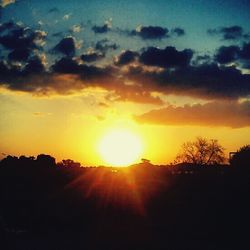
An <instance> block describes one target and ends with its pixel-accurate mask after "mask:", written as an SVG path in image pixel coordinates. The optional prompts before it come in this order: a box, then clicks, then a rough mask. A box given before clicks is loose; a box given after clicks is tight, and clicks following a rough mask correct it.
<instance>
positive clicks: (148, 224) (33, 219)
mask: <svg viewBox="0 0 250 250" xmlns="http://www.w3.org/2000/svg"><path fill="white" fill-rule="evenodd" d="M242 155H243V156H242ZM242 161H243V162H242ZM249 162H250V161H249V146H246V147H243V148H241V149H240V150H239V151H237V152H236V153H235V154H234V155H233V157H232V159H231V161H230V163H231V165H216V164H213V165H198V164H193V163H179V164H176V165H166V166H156V165H153V164H151V163H150V161H149V160H147V159H142V162H141V163H138V164H135V165H132V166H130V167H129V168H115V167H83V166H81V165H80V163H77V162H74V161H73V160H70V159H68V160H64V161H62V162H59V163H56V160H55V158H53V157H52V156H49V155H44V154H41V155H38V156H37V157H36V158H35V157H25V156H21V157H19V158H18V157H14V156H7V157H6V158H4V159H3V160H2V161H1V162H0V204H1V206H0V232H1V238H2V239H1V243H0V244H1V245H2V246H3V247H2V248H1V249H11V250H12V249H38V250H40V249H53V250H54V249H220V250H221V249H247V246H249V242H248V233H249V223H250V216H249V211H250V202H249V191H250V181H249V180H250V170H249V167H250V164H249Z"/></svg>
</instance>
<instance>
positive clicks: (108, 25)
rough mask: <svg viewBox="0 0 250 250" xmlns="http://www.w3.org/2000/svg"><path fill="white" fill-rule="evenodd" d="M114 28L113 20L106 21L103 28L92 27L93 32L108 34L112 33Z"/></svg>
mask: <svg viewBox="0 0 250 250" xmlns="http://www.w3.org/2000/svg"><path fill="white" fill-rule="evenodd" d="M111 28H112V18H110V19H109V20H107V21H105V23H104V25H102V26H97V25H94V26H93V27H92V30H93V31H94V32H95V33H100V34H102V33H107V32H108V31H110V30H111Z"/></svg>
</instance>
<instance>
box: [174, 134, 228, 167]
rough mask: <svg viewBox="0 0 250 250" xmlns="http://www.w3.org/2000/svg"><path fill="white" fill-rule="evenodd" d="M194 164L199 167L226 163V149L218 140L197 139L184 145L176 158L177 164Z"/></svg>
mask: <svg viewBox="0 0 250 250" xmlns="http://www.w3.org/2000/svg"><path fill="white" fill-rule="evenodd" d="M181 162H185V163H193V164H198V165H214V164H221V163H223V162H225V154H224V148H223V147H222V146H221V145H220V144H219V142H218V141H217V140H214V139H210V140H208V139H206V138H203V137H197V138H196V140H195V141H188V142H186V143H184V144H183V145H182V148H181V152H180V153H179V154H178V155H177V157H176V163H181Z"/></svg>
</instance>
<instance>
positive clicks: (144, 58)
mask: <svg viewBox="0 0 250 250" xmlns="http://www.w3.org/2000/svg"><path fill="white" fill-rule="evenodd" d="M192 56H193V51H192V50H191V49H185V50H182V51H178V50H176V48H175V47H166V48H165V49H158V48H156V47H149V48H147V49H145V50H144V51H143V52H142V54H141V55H140V57H139V61H140V62H141V63H143V64H145V65H150V66H158V67H185V66H187V65H189V63H190V60H191V59H192Z"/></svg>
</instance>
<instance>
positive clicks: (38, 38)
mask: <svg viewBox="0 0 250 250" xmlns="http://www.w3.org/2000/svg"><path fill="white" fill-rule="evenodd" d="M3 32H4V35H1V36H0V44H2V46H4V47H5V48H6V49H9V50H15V49H17V50H18V49H39V48H41V47H42V46H43V42H44V40H45V38H46V36H47V33H46V32H45V31H42V30H33V29H31V28H29V27H24V26H22V25H20V24H17V23H13V22H7V23H4V24H2V25H1V26H0V33H3Z"/></svg>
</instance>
